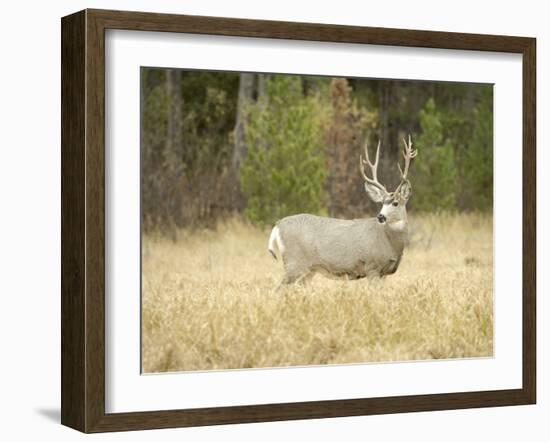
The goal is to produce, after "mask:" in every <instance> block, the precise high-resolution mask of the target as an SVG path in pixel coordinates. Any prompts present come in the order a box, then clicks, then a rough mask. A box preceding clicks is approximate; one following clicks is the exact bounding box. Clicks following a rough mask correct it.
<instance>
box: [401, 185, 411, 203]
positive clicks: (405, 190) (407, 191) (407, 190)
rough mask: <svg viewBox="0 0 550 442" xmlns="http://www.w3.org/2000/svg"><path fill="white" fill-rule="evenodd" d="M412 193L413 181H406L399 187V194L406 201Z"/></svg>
mask: <svg viewBox="0 0 550 442" xmlns="http://www.w3.org/2000/svg"><path fill="white" fill-rule="evenodd" d="M411 193H412V187H411V183H409V181H405V182H404V183H403V184H402V185H401V187H400V188H399V196H400V197H401V199H403V200H404V201H408V199H409V198H410V197H411Z"/></svg>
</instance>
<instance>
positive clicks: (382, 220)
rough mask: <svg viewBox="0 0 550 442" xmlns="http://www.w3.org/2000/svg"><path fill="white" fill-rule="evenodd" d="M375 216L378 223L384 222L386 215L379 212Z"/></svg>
mask: <svg viewBox="0 0 550 442" xmlns="http://www.w3.org/2000/svg"><path fill="white" fill-rule="evenodd" d="M376 218H377V219H378V222H379V223H380V224H382V223H385V222H386V217H385V216H384V215H382V214H381V213H379V214H378V216H377V217H376Z"/></svg>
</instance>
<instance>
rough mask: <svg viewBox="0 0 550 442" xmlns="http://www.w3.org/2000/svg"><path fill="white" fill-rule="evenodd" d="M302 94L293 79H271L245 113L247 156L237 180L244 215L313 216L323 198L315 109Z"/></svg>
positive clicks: (259, 218) (261, 220) (265, 220)
mask: <svg viewBox="0 0 550 442" xmlns="http://www.w3.org/2000/svg"><path fill="white" fill-rule="evenodd" d="M318 104H319V103H318V99H317V98H316V97H315V96H304V94H303V92H302V83H301V80H300V78H299V77H294V76H282V75H281V76H273V77H271V78H270V79H269V80H267V81H266V85H265V94H263V96H262V97H260V99H259V101H258V102H257V103H255V104H253V105H251V106H250V107H249V109H248V115H249V119H248V124H247V126H246V128H245V142H246V145H247V149H248V152H247V156H246V158H245V160H244V161H243V163H242V164H241V167H240V170H239V178H240V182H241V186H242V190H243V192H244V194H245V195H246V197H247V206H246V210H245V214H246V216H247V217H248V218H249V219H250V220H251V221H252V222H255V223H258V224H269V223H273V222H275V221H276V220H277V219H279V218H282V217H284V216H287V215H291V214H295V213H300V212H308V213H318V212H319V211H320V210H321V206H322V201H323V198H324V195H323V193H324V191H323V183H324V180H325V168H324V157H323V151H322V145H321V143H322V140H321V136H322V134H321V129H320V124H319V118H320V115H319V105H318Z"/></svg>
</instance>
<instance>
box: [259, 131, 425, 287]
mask: <svg viewBox="0 0 550 442" xmlns="http://www.w3.org/2000/svg"><path fill="white" fill-rule="evenodd" d="M403 143H404V145H405V147H404V149H403V157H404V159H405V160H404V167H403V169H402V168H401V165H400V164H399V161H398V163H397V167H398V168H399V172H400V174H401V181H400V183H399V185H398V186H397V188H396V189H395V191H393V192H388V191H387V190H386V188H385V187H384V185H383V184H381V183H380V182H379V181H378V177H377V168H378V160H379V156H380V142H378V147H377V149H376V157H375V160H374V162H371V161H370V159H369V151H368V146H367V145H366V143H365V158H363V157H362V156H360V157H359V166H360V167H359V169H360V171H361V174H362V175H363V178H364V180H365V190H366V191H367V194H368V195H369V196H370V198H371V199H372V200H373V201H374V202H376V203H382V209H381V210H380V213H379V214H378V216H376V218H369V219H355V220H342V219H336V218H327V217H321V216H315V215H308V214H300V215H293V216H288V217H286V218H283V219H281V220H279V221H278V222H277V223H276V224H275V227H273V230H272V231H271V235H270V237H269V243H268V250H269V252H271V254H272V255H273V257H274V258H275V259H277V253H276V252H277V251H278V254H279V255H280V256H281V257H282V260H283V264H284V270H285V275H284V278H283V280H282V282H281V284H280V285H279V287H278V288H280V287H281V286H282V285H287V284H292V283H296V282H305V281H306V280H307V279H309V278H311V277H312V276H313V275H314V274H315V273H316V272H318V273H321V274H324V275H325V276H327V277H329V278H335V279H339V278H343V279H361V278H365V277H366V278H373V277H383V276H386V275H391V274H392V273H395V272H396V271H397V268H398V267H399V262H400V261H401V256H402V255H403V249H404V248H405V243H406V241H407V235H408V228H407V208H406V204H407V201H408V200H409V197H410V195H411V183H410V182H409V180H408V179H407V174H408V173H409V167H410V165H411V161H412V160H413V158H415V157H416V155H417V151H416V150H414V149H413V148H412V142H411V137H410V135H409V140H408V142H407V141H406V140H405V139H403ZM365 166H369V168H370V171H371V177H370V178H369V176H367V173H366V172H365ZM276 249H277V250H276Z"/></svg>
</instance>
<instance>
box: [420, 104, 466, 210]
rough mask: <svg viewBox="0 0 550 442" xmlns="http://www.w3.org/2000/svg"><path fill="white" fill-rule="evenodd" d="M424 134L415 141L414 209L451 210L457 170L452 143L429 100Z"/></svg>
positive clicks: (423, 121) (424, 110)
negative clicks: (445, 136) (445, 134)
mask: <svg viewBox="0 0 550 442" xmlns="http://www.w3.org/2000/svg"><path fill="white" fill-rule="evenodd" d="M420 128H421V131H422V132H421V134H420V135H419V136H418V137H417V138H416V140H413V142H414V144H415V147H416V148H417V149H418V158H419V160H418V161H416V163H415V165H414V167H413V169H414V172H413V173H414V178H413V179H411V181H412V182H413V190H414V207H415V208H417V209H420V210H426V211H435V210H450V209H454V208H455V207H456V199H457V191H458V189H457V186H458V181H457V179H458V170H457V166H456V162H455V156H454V151H453V147H452V145H451V143H450V142H449V141H448V140H446V139H445V138H444V134H443V125H442V122H441V115H440V114H439V112H438V111H437V109H436V105H435V102H434V100H433V98H430V99H429V100H428V101H427V102H426V104H425V105H424V107H423V108H422V110H421V111H420Z"/></svg>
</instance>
